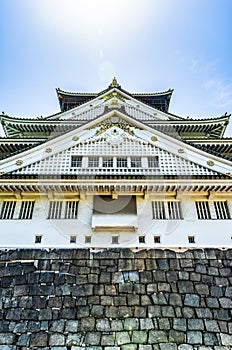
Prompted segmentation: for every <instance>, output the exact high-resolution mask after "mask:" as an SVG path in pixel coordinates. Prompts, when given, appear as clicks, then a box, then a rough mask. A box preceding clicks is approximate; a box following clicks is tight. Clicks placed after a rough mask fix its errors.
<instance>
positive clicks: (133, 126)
mask: <svg viewBox="0 0 232 350" xmlns="http://www.w3.org/2000/svg"><path fill="white" fill-rule="evenodd" d="M119 119H120V120H122V122H120V123H119V121H118V120H119ZM104 123H106V126H104ZM109 123H111V124H112V125H111V124H109ZM118 123H119V124H118ZM117 125H118V126H117ZM110 128H111V130H112V131H114V128H119V129H121V130H122V135H124V136H123V138H124V137H126V138H128V139H131V140H132V141H133V140H134V141H133V142H140V143H141V144H149V145H151V147H156V148H157V151H158V150H160V152H163V154H166V155H167V154H168V153H170V156H171V157H174V158H173V160H175V159H176V158H178V159H179V160H178V164H179V168H178V169H179V173H178V171H177V170H178V169H176V171H177V173H176V175H177V176H185V175H186V174H185V170H184V167H185V166H187V167H188V172H189V174H188V173H187V175H190V176H192V175H193V176H195V174H198V173H199V175H200V176H202V175H201V174H206V175H207V174H208V175H210V174H211V175H213V174H215V175H217V174H218V175H224V176H226V175H227V174H228V173H231V172H232V164H231V162H229V161H228V160H225V159H221V158H219V157H217V156H215V155H209V154H208V153H207V152H205V151H202V150H198V149H196V148H195V147H193V146H191V145H189V144H186V143H184V142H183V141H180V140H177V139H175V138H173V137H171V136H169V135H166V134H164V133H162V132H160V131H157V130H154V129H153V128H151V127H149V126H148V125H145V124H144V123H142V122H141V121H137V120H134V119H133V118H131V117H129V116H127V115H125V114H123V113H121V112H120V111H117V110H112V111H109V112H108V113H106V114H104V115H102V116H99V117H97V118H96V119H94V120H91V121H89V122H88V123H86V124H85V125H82V126H80V127H79V128H76V129H75V130H72V131H69V132H67V133H65V134H63V135H59V136H57V137H55V138H54V139H52V140H47V141H46V142H44V143H43V144H40V145H37V146H35V147H34V148H33V150H26V151H23V152H21V153H20V154H18V155H13V156H11V157H8V159H5V160H2V161H0V172H2V173H11V172H15V174H20V172H19V171H18V170H20V169H23V168H25V167H28V166H31V165H32V164H35V163H36V162H42V161H43V160H44V159H48V158H49V157H53V156H55V155H58V154H59V153H60V154H61V153H62V152H66V153H65V154H66V157H70V154H71V153H70V149H71V148H72V147H77V146H78V145H82V144H83V143H85V142H90V143H92V142H97V140H98V139H99V140H102V139H104V137H106V136H104V133H105V132H106V131H107V130H108V129H110ZM127 134H128V136H126V135H127ZM108 137H109V136H108ZM110 137H111V136H110ZM107 142H108V141H107ZM145 148H146V147H145ZM142 149H143V148H142ZM68 150H69V151H68ZM67 152H68V153H67ZM107 152H108V150H107ZM139 154H140V153H139ZM148 154H150V153H148ZM61 159H64V158H63V154H61ZM181 162H183V166H180V164H181ZM169 163H170V160H169ZM171 163H172V162H171ZM171 163H170V164H171ZM56 164H57V165H59V169H60V163H59V162H58V163H57V162H56ZM65 164H66V166H67V164H69V161H68V162H67V161H66V162H65ZM170 164H169V166H168V169H169V170H168V171H166V170H165V169H163V171H164V172H162V173H159V172H158V173H157V175H158V176H164V175H165V176H166V175H167V176H170V175H172V174H175V173H173V166H170ZM173 164H175V161H173ZM164 165H165V162H164ZM28 169H31V168H30V167H29V168H28ZM39 169H40V167H39ZM48 169H49V168H48ZM68 169H70V167H69V166H68ZM191 169H192V170H191ZM194 169H195V170H194ZM197 169H198V170H197ZM28 171H29V173H28V172H27V171H26V172H25V171H24V172H23V174H25V175H26V174H30V173H31V170H28ZM64 171H65V170H64ZM181 171H182V172H183V173H182V172H181ZM198 171H199V172H198ZM36 173H37V172H36ZM32 174H34V172H33V171H32ZM64 174H66V173H65V172H64ZM155 174H156V172H155V173H154V174H153V175H154V176H155ZM67 175H69V173H67ZM148 175H149V173H148Z"/></svg>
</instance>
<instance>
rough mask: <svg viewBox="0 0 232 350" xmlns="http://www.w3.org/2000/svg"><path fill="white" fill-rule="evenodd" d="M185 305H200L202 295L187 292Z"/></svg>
mask: <svg viewBox="0 0 232 350" xmlns="http://www.w3.org/2000/svg"><path fill="white" fill-rule="evenodd" d="M184 305H186V306H191V307H199V305H200V297H199V295H197V294H186V295H185V298H184Z"/></svg>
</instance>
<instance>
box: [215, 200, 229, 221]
mask: <svg viewBox="0 0 232 350" xmlns="http://www.w3.org/2000/svg"><path fill="white" fill-rule="evenodd" d="M213 204H214V209H215V213H216V217H217V219H230V214H229V209H228V206H227V202H226V201H220V202H214V203H213Z"/></svg>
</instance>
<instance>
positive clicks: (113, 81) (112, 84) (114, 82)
mask: <svg viewBox="0 0 232 350" xmlns="http://www.w3.org/2000/svg"><path fill="white" fill-rule="evenodd" d="M115 87H117V88H120V87H121V86H120V85H119V84H118V81H117V79H116V78H115V77H114V78H113V80H112V83H111V84H110V85H109V88H115Z"/></svg>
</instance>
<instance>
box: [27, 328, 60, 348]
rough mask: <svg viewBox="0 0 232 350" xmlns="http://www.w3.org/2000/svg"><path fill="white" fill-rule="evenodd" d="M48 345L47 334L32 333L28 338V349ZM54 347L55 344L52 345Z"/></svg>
mask: <svg viewBox="0 0 232 350" xmlns="http://www.w3.org/2000/svg"><path fill="white" fill-rule="evenodd" d="M47 345H48V334H47V333H46V332H38V333H32V334H31V336H30V348H32V347H40V346H47ZM54 345H56V344H54Z"/></svg>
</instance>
